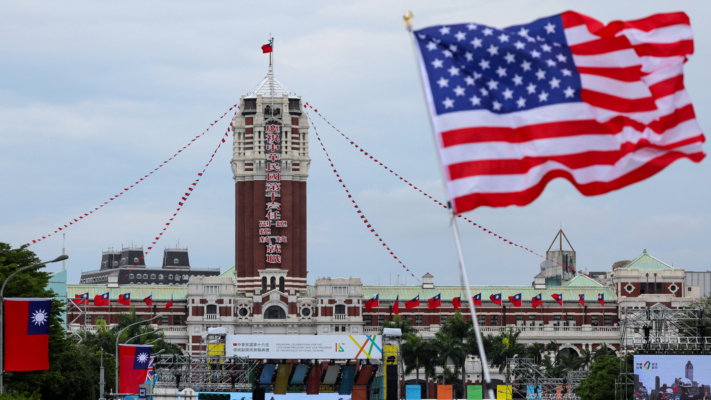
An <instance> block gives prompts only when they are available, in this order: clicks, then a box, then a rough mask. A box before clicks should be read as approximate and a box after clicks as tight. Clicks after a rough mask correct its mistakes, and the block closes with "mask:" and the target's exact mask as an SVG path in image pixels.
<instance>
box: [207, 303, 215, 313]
mask: <svg viewBox="0 0 711 400" xmlns="http://www.w3.org/2000/svg"><path fill="white" fill-rule="evenodd" d="M205 313H207V314H213V315H214V314H217V306H216V305H214V304H208V305H207V307H206V308H205Z"/></svg>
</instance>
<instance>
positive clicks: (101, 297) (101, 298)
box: [94, 293, 109, 306]
mask: <svg viewBox="0 0 711 400" xmlns="http://www.w3.org/2000/svg"><path fill="white" fill-rule="evenodd" d="M94 305H95V306H108V305H109V294H108V293H104V294H97V295H96V296H94Z"/></svg>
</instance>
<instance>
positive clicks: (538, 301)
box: [531, 293, 543, 308]
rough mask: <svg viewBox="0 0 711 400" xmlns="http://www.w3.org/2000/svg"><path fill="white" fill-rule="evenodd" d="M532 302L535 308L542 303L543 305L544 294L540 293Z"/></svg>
mask: <svg viewBox="0 0 711 400" xmlns="http://www.w3.org/2000/svg"><path fill="white" fill-rule="evenodd" d="M531 304H532V305H533V308H536V307H538V306H540V305H543V296H542V294H541V293H538V294H537V295H535V296H534V297H533V298H532V299H531Z"/></svg>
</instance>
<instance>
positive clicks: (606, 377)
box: [576, 355, 633, 400]
mask: <svg viewBox="0 0 711 400" xmlns="http://www.w3.org/2000/svg"><path fill="white" fill-rule="evenodd" d="M629 357H631V355H630V356H629ZM620 362H621V359H620V358H619V357H616V356H613V355H600V356H599V357H597V358H596V359H595V361H594V362H593V365H592V372H590V375H588V377H587V378H585V379H584V380H583V381H582V382H581V383H580V386H578V388H577V389H576V394H577V395H578V396H580V399H581V400H608V399H614V398H615V382H616V380H617V379H618V378H619V377H620ZM627 365H628V366H629V367H630V368H629V369H628V372H632V369H631V368H632V365H633V363H632V360H631V359H630V360H628V363H627ZM628 389H629V392H628V393H627V397H626V398H628V399H629V398H632V385H628Z"/></svg>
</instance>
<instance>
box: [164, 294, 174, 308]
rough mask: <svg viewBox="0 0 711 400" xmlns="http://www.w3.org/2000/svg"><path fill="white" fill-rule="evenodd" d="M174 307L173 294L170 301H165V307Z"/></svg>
mask: <svg viewBox="0 0 711 400" xmlns="http://www.w3.org/2000/svg"><path fill="white" fill-rule="evenodd" d="M170 307H173V296H170V301H169V302H167V303H165V307H163V308H170Z"/></svg>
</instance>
